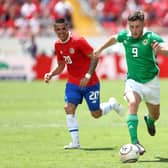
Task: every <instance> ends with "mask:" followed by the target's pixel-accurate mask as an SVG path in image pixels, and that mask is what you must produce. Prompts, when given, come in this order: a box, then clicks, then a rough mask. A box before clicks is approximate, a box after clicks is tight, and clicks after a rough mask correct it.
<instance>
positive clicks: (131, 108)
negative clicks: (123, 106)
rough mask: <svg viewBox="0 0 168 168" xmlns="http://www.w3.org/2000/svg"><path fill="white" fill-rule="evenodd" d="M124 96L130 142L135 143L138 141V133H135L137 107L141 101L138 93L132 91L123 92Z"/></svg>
mask: <svg viewBox="0 0 168 168" xmlns="http://www.w3.org/2000/svg"><path fill="white" fill-rule="evenodd" d="M125 97H126V99H127V102H128V115H127V125H128V131H129V134H130V138H131V143H132V144H136V143H138V141H139V140H138V135H137V128H138V116H137V112H138V107H139V104H140V102H141V97H140V96H139V95H138V93H136V92H134V91H128V92H126V93H125Z"/></svg>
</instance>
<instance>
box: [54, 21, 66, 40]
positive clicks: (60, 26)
mask: <svg viewBox="0 0 168 168" xmlns="http://www.w3.org/2000/svg"><path fill="white" fill-rule="evenodd" d="M54 31H55V33H56V34H57V36H58V38H59V39H60V40H61V41H66V40H67V38H68V36H69V30H68V27H67V25H66V24H64V23H56V24H55V25H54Z"/></svg>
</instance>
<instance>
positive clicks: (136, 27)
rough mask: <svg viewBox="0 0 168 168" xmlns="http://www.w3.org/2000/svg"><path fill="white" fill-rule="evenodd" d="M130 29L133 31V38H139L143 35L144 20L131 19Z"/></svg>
mask: <svg viewBox="0 0 168 168" xmlns="http://www.w3.org/2000/svg"><path fill="white" fill-rule="evenodd" d="M128 25H129V29H130V31H131V35H132V37H133V38H135V39H137V38H140V37H141V36H142V33H143V28H144V22H142V21H140V20H136V21H129V22H128Z"/></svg>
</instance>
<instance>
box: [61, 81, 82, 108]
mask: <svg viewBox="0 0 168 168" xmlns="http://www.w3.org/2000/svg"><path fill="white" fill-rule="evenodd" d="M82 99H83V96H82V94H81V92H80V88H79V86H77V85H74V84H72V83H67V84H66V88H65V97H64V101H65V102H66V103H71V104H74V105H76V106H77V105H78V104H81V103H82Z"/></svg>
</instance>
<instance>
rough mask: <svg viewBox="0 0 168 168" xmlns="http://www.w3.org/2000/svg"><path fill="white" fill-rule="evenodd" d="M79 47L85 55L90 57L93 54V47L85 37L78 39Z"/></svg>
mask: <svg viewBox="0 0 168 168" xmlns="http://www.w3.org/2000/svg"><path fill="white" fill-rule="evenodd" d="M77 45H78V48H79V49H80V51H81V52H82V53H84V54H85V55H89V54H91V53H92V52H93V47H92V46H91V45H90V44H89V43H88V42H87V40H86V39H85V38H83V37H81V38H79V39H78V41H77Z"/></svg>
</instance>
